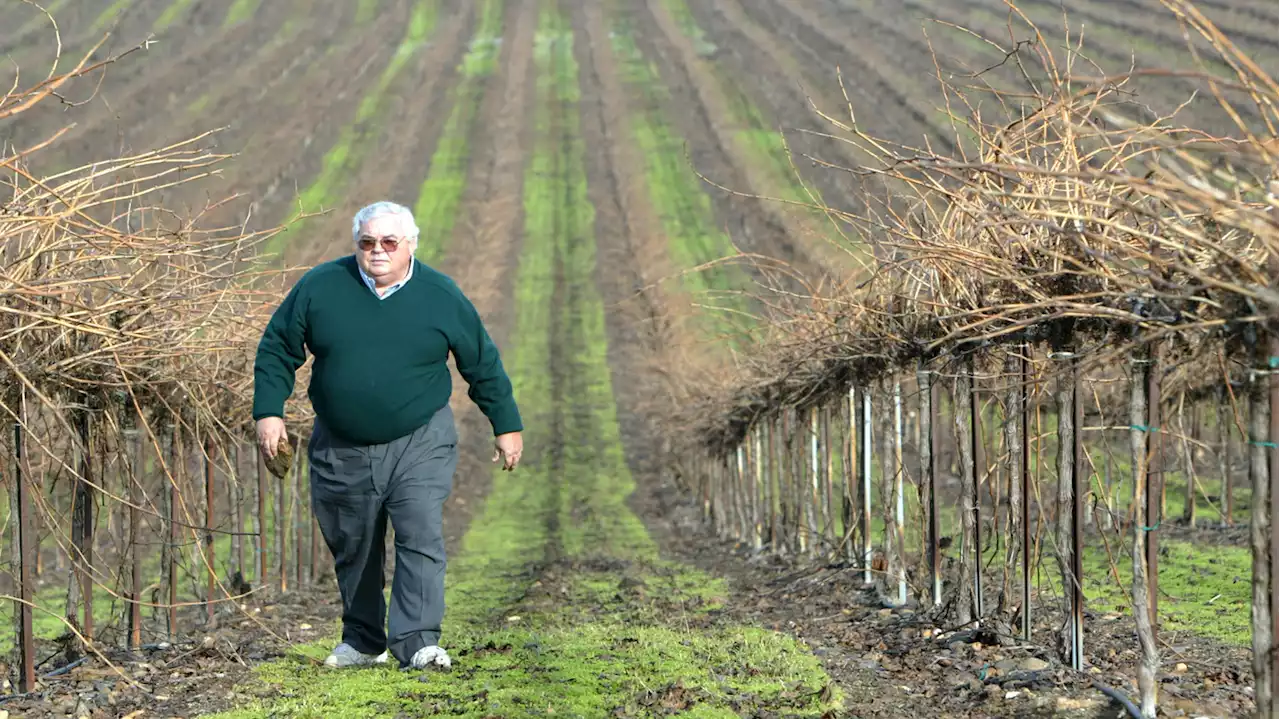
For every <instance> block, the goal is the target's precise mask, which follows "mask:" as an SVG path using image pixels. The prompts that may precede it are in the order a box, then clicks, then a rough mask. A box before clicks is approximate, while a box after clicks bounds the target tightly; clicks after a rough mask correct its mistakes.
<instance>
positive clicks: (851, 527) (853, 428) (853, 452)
mask: <svg viewBox="0 0 1280 719" xmlns="http://www.w3.org/2000/svg"><path fill="white" fill-rule="evenodd" d="M857 402H858V397H857V390H856V388H855V387H854V386H853V385H850V386H849V401H848V407H847V411H848V415H849V425H848V427H846V428H845V429H846V431H847V433H848V439H849V441H848V445H849V451H848V453H847V454H846V455H845V456H846V457H847V458H848V460H849V461H848V463H847V464H846V465H845V468H844V479H845V481H844V518H845V519H844V521H845V527H844V534H845V538H844V542H845V556H846V558H847V559H848V560H849V561H850V562H855V561H857V560H858V549H857V545H856V544H855V543H854V532H855V529H856V527H857V521H856V520H855V517H854V513H855V511H856V510H857V507H856V504H857V503H856V501H855V500H854V498H855V497H857V496H858V474H859V471H858V467H859V465H858V451H859V449H858V448H859V447H861V446H862V445H861V444H860V443H859V442H858V405H857Z"/></svg>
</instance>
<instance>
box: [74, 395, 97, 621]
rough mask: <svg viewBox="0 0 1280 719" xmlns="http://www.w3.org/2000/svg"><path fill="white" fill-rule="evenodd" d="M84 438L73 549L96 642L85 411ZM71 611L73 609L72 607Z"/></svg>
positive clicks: (80, 424) (82, 418)
mask: <svg viewBox="0 0 1280 719" xmlns="http://www.w3.org/2000/svg"><path fill="white" fill-rule="evenodd" d="M77 430H78V431H79V434H80V479H79V481H78V482H76V491H75V514H74V517H73V519H72V523H71V528H72V529H71V531H72V545H73V546H74V547H75V551H76V554H77V555H78V556H77V557H76V578H77V583H78V584H79V586H80V601H81V602H82V603H83V606H84V620H83V622H82V623H81V632H82V633H83V634H84V638H85V640H87V641H92V640H93V520H94V496H93V495H94V493H93V485H92V482H93V478H92V476H91V474H90V473H91V472H92V470H93V464H92V460H93V453H92V451H91V448H90V446H89V413H88V411H81V412H79V413H78V417H77ZM68 609H70V607H68Z"/></svg>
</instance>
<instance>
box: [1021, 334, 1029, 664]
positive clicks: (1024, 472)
mask: <svg viewBox="0 0 1280 719" xmlns="http://www.w3.org/2000/svg"><path fill="white" fill-rule="evenodd" d="M1018 366H1019V370H1020V371H1019V374H1020V375H1021V379H1022V381H1021V382H1019V383H1018V384H1019V390H1018V414H1019V415H1020V421H1019V423H1018V424H1019V427H1018V446H1019V448H1020V449H1021V455H1022V461H1021V463H1020V465H1021V466H1020V468H1019V470H1020V471H1019V474H1020V475H1021V494H1022V518H1021V520H1020V523H1021V528H1022V638H1023V640H1024V641H1031V433H1030V423H1031V403H1030V402H1029V399H1030V396H1031V344H1030V343H1024V344H1023V345H1022V353H1021V357H1020V358H1019V361H1018Z"/></svg>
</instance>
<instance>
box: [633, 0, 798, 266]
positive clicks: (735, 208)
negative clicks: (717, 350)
mask: <svg viewBox="0 0 1280 719" xmlns="http://www.w3.org/2000/svg"><path fill="white" fill-rule="evenodd" d="M619 12H621V13H625V14H626V15H627V16H628V17H629V18H630V19H631V21H632V22H634V23H635V26H636V27H637V28H638V30H639V32H637V37H636V42H637V44H638V45H640V46H641V48H642V50H643V51H644V54H645V55H646V56H647V57H649V58H650V59H651V60H653V61H654V62H655V63H656V64H657V66H658V68H659V72H660V73H661V75H662V77H663V80H664V83H665V85H666V86H667V88H668V90H669V92H670V95H669V98H670V100H669V102H668V103H667V104H666V105H665V107H666V110H667V112H666V115H667V117H670V118H672V121H673V124H674V125H675V126H676V127H678V128H679V129H680V134H681V136H683V137H684V138H685V139H686V140H687V141H688V146H689V153H690V156H691V159H692V162H693V165H694V167H695V168H697V169H698V171H699V172H700V173H701V174H702V175H704V176H705V177H707V178H708V179H710V180H711V181H712V182H714V183H716V184H719V185H721V186H724V187H727V188H729V189H730V190H731V191H733V192H737V193H745V194H755V195H761V196H764V197H778V196H780V193H779V192H773V191H771V188H773V187H774V184H773V183H772V182H770V180H769V179H768V178H767V177H766V175H765V174H764V173H763V172H762V171H761V170H760V168H758V167H755V166H753V164H752V163H750V162H747V161H744V160H743V158H742V157H741V155H740V154H739V153H738V151H737V147H736V145H735V141H734V138H733V136H732V133H733V124H734V123H733V119H732V114H731V112H730V111H729V100H728V98H726V97H725V95H724V93H723V92H722V91H721V89H720V88H719V86H718V85H717V83H716V80H715V78H714V77H712V75H711V73H710V71H709V69H708V68H706V67H705V66H704V65H703V64H702V60H701V59H700V58H699V57H698V54H697V52H696V50H695V49H694V47H693V45H692V43H691V42H690V40H689V39H688V38H687V37H686V36H685V35H684V33H683V32H682V31H681V30H680V28H679V27H678V26H677V24H676V22H675V20H674V19H673V18H672V17H671V15H670V13H669V12H668V10H667V7H666V6H665V4H663V3H662V2H661V1H660V0H653V1H652V2H648V3H646V10H645V11H641V10H639V9H638V8H632V7H619ZM709 194H710V196H711V197H712V199H713V200H714V202H715V204H716V206H717V215H718V216H719V217H720V218H721V224H722V226H724V227H725V229H726V231H728V232H729V234H730V236H731V237H732V238H733V240H734V243H735V244H736V245H738V246H739V247H740V248H742V249H744V250H745V251H748V252H757V253H760V254H763V255H766V256H771V257H776V258H779V259H781V260H782V261H784V262H787V263H789V264H792V265H794V266H797V267H798V268H799V269H800V270H802V271H804V272H806V274H807V273H813V274H814V275H817V274H820V269H821V267H822V265H823V263H822V261H821V259H820V258H821V249H822V248H815V244H816V243H819V242H821V240H817V239H812V238H808V237H807V235H808V234H809V233H806V232H805V231H804V230H803V228H802V227H801V225H800V223H799V222H798V221H797V220H796V218H795V217H793V216H792V215H790V214H789V213H788V212H787V211H785V210H784V209H783V208H781V207H780V205H779V203H777V202H774V201H772V200H768V199H756V198H752V197H742V196H734V195H730V194H728V193H726V192H724V191H720V190H715V189H711V190H710V191H709Z"/></svg>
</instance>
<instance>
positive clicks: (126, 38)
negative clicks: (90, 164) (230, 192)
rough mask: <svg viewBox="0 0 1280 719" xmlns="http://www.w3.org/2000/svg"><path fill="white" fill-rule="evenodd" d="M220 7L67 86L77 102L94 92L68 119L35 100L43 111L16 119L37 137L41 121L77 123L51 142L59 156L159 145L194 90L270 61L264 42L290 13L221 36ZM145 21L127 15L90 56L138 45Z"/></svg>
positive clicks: (285, 6)
mask: <svg viewBox="0 0 1280 719" xmlns="http://www.w3.org/2000/svg"><path fill="white" fill-rule="evenodd" d="M155 9H156V8H155V7H154V6H149V7H148V10H152V11H153V10H155ZM222 10H223V12H222V13H221V14H219V13H217V12H216V11H215V10H214V9H213V8H208V9H204V10H202V13H201V15H199V16H196V17H193V18H192V19H191V21H190V23H189V24H188V25H185V26H184V27H183V28H182V30H181V31H179V32H175V33H171V34H167V35H166V37H164V38H163V39H162V40H161V39H157V41H156V43H155V45H154V46H152V47H150V48H148V49H147V50H146V51H140V52H139V53H135V54H134V55H130V56H129V57H127V58H125V59H123V60H121V61H120V62H119V63H117V64H112V65H109V66H107V68H106V70H105V74H104V75H99V74H97V73H94V74H92V75H89V76H86V77H83V78H80V79H78V80H76V81H74V82H72V83H68V86H67V87H66V88H65V93H64V94H65V95H66V96H67V97H68V98H69V99H72V100H76V101H79V100H81V99H83V98H86V97H89V96H90V95H92V94H93V93H94V91H95V90H96V91H97V94H96V96H95V97H94V98H93V101H92V102H90V103H88V104H87V105H85V106H84V107H82V108H75V109H74V110H73V111H71V113H69V114H70V117H67V115H68V113H66V112H64V109H63V108H60V107H59V106H58V105H56V104H52V103H43V105H47V106H48V108H47V109H43V108H36V110H37V111H39V112H35V113H34V114H33V115H32V116H31V117H30V118H24V122H25V123H31V124H34V125H35V126H36V127H35V128H32V129H34V131H36V132H40V129H39V128H40V126H41V123H46V122H47V123H58V124H66V123H67V122H68V120H73V121H75V122H76V123H77V126H76V127H75V128H73V129H71V130H70V131H69V132H68V133H67V134H66V135H65V136H64V137H63V139H62V140H61V141H60V142H59V144H58V148H59V154H60V155H61V156H62V157H65V158H86V157H98V156H101V154H102V152H103V151H104V150H106V149H107V148H124V149H125V151H129V149H131V148H133V149H143V148H151V147H160V146H163V144H161V143H162V142H163V141H164V140H166V139H170V138H173V137H174V135H173V134H172V133H173V132H174V131H175V130H176V129H177V128H174V127H173V126H172V121H173V119H174V115H175V114H176V113H175V105H176V104H177V103H178V102H180V101H183V100H186V101H188V102H189V101H190V100H192V99H194V98H195V96H196V92H197V91H198V89H199V88H203V87H208V86H209V85H211V84H213V83H219V82H222V81H224V80H223V78H224V77H227V76H230V75H233V74H234V73H235V71H234V70H233V68H238V67H246V68H256V69H258V70H259V71H262V70H264V68H265V67H269V66H270V65H266V64H264V63H266V62H272V61H278V58H274V57H272V53H267V52H264V50H266V49H268V48H272V47H273V46H272V44H271V38H272V37H274V36H275V35H276V33H277V32H279V29H280V27H281V26H282V25H283V24H284V22H285V20H286V19H287V17H288V15H289V14H290V12H292V11H293V10H294V8H293V7H292V5H291V4H290V3H271V4H270V5H269V6H268V7H265V8H263V9H262V11H261V12H260V14H259V15H258V16H257V17H256V18H255V19H254V22H250V23H241V24H239V25H236V26H235V27H232V28H230V29H228V30H225V31H223V30H222V29H221V28H220V27H219V23H220V22H221V18H222V16H223V15H225V7H224V8H222ZM153 17H154V12H148V13H146V14H143V13H141V12H137V13H129V14H128V16H127V17H126V18H123V19H122V25H121V27H120V29H119V30H118V31H117V32H118V33H119V35H118V39H117V38H113V39H112V41H111V42H110V45H109V48H107V49H104V50H100V51H99V52H98V55H99V56H101V57H102V58H105V57H106V56H107V54H108V53H114V52H119V51H120V50H122V49H124V48H125V47H127V46H128V45H131V44H133V43H136V42H141V41H142V40H143V39H144V38H145V37H146V35H147V34H148V30H147V28H149V26H150V22H151V20H152V18H153ZM246 48H247V49H248V52H246ZM86 49H87V48H86ZM65 62H66V60H64V63H65ZM211 69H212V71H211ZM99 83H101V86H100V87H99ZM41 110H43V111H41ZM46 127H47V126H46Z"/></svg>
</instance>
